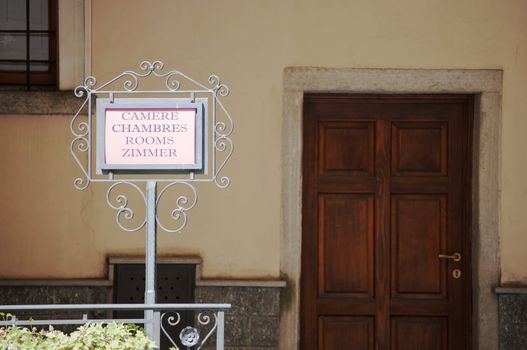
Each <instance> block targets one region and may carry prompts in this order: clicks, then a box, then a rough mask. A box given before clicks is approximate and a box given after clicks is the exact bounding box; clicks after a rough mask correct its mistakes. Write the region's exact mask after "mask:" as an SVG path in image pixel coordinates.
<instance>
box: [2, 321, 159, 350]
mask: <svg viewBox="0 0 527 350" xmlns="http://www.w3.org/2000/svg"><path fill="white" fill-rule="evenodd" d="M0 317H2V318H4V319H6V318H10V317H11V315H8V314H2V313H0ZM154 348H156V347H155V343H154V342H153V341H152V340H150V339H148V337H147V336H146V334H145V332H144V330H143V329H142V328H140V327H137V326H135V325H130V324H122V323H115V322H113V323H109V324H106V325H102V324H100V323H86V324H84V325H82V326H80V327H79V328H77V330H76V331H74V332H73V333H71V334H69V335H68V334H64V333H63V332H61V331H58V330H55V329H53V327H51V326H50V327H49V329H47V330H45V329H43V330H37V329H36V328H34V327H32V328H26V327H19V326H17V325H12V326H8V327H0V350H147V349H154Z"/></svg>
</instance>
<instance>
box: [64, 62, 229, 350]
mask: <svg viewBox="0 0 527 350" xmlns="http://www.w3.org/2000/svg"><path fill="white" fill-rule="evenodd" d="M139 68H140V70H139V71H132V70H127V71H124V72H122V73H121V74H119V75H117V76H116V77H114V78H112V79H110V80H109V81H107V82H104V83H102V84H97V81H96V79H95V78H94V77H91V76H90V77H88V78H86V79H85V80H84V84H83V85H81V86H78V87H77V88H76V89H75V96H77V97H79V98H84V102H83V103H82V105H81V107H80V108H79V110H78V111H77V113H76V114H75V115H74V116H73V118H72V120H71V124H70V129H71V132H72V134H73V139H72V140H71V143H70V151H71V154H72V156H73V159H74V160H75V163H76V164H77V165H78V167H79V170H80V176H79V177H77V178H76V179H75V180H74V186H75V187H76V188H77V189H79V190H84V189H86V188H87V187H88V186H89V185H90V183H99V182H100V183H107V184H108V185H109V187H108V190H107V193H106V200H107V202H108V205H109V206H110V207H111V208H112V209H114V210H115V211H116V217H115V221H116V223H117V225H118V226H119V227H120V228H121V229H123V230H124V231H127V232H135V231H139V230H141V229H143V228H146V236H147V237H146V240H147V248H146V249H147V251H146V281H145V304H147V305H155V303H156V298H155V266H156V251H157V244H156V241H157V237H156V234H157V228H158V227H159V228H161V229H162V230H164V231H166V232H172V233H175V232H177V233H179V232H181V230H183V229H184V228H185V227H186V226H187V222H188V221H187V212H188V211H189V210H191V209H192V208H194V207H195V205H196V203H197V199H198V193H197V191H196V188H195V184H197V183H212V184H214V185H216V186H217V187H219V188H226V187H228V186H229V183H230V180H229V177H227V176H225V175H223V170H224V167H225V165H226V164H227V162H228V161H229V159H230V158H231V155H232V152H233V146H234V145H233V141H232V139H231V134H232V132H233V127H234V125H233V121H232V118H231V116H230V115H229V112H228V111H227V109H226V108H225V107H224V105H223V103H222V101H221V98H223V97H226V96H227V95H228V94H229V88H228V87H227V86H226V85H225V84H223V83H222V82H221V80H220V78H219V77H218V76H216V75H211V76H209V78H208V81H207V83H208V84H202V83H200V82H198V81H196V80H194V79H192V78H190V77H188V76H187V75H185V74H183V73H182V72H180V71H178V70H170V71H164V69H163V63H162V62H160V61H155V62H149V61H143V62H141V64H140V66H139ZM146 80H150V81H149V83H155V84H157V85H158V86H159V85H160V86H161V88H155V89H141V85H142V84H143V83H146V82H145V81H146ZM149 86H150V85H149ZM93 111H96V116H95V117H94V115H93ZM94 158H95V159H94ZM158 185H159V188H158ZM124 187H127V188H128V192H124ZM130 191H133V192H136V193H137V195H138V196H139V198H140V199H141V200H142V201H143V202H144V204H145V215H144V219H142V217H141V218H139V219H138V218H137V213H136V210H134V209H132V207H131V205H130V196H129V193H130ZM169 192H172V193H173V194H174V193H175V198H176V199H175V200H173V202H172V203H165V205H169V208H170V209H169V215H168V218H169V221H170V222H162V221H161V217H162V216H160V215H158V211H157V208H158V207H160V206H161V202H162V201H163V200H164V198H165V197H166V194H167V193H169ZM165 217H166V216H165ZM153 319H154V315H153V310H149V311H145V320H146V322H145V327H146V330H147V332H148V333H149V334H150V335H154V336H155V337H159V334H157V335H155V334H153V328H152V327H153V324H154V322H153V321H152V320H153ZM205 320H206V319H205ZM169 321H171V322H174V320H169ZM163 332H165V330H164V329H163ZM181 336H182V337H184V338H185V339H186V340H185V342H186V344H189V345H188V346H189V348H190V347H191V346H192V345H191V344H194V343H195V344H198V338H196V332H194V330H193V329H191V328H188V329H186V331H185V333H184V334H182V335H181ZM181 341H183V338H181ZM202 341H203V339H202ZM202 341H201V342H199V343H202Z"/></svg>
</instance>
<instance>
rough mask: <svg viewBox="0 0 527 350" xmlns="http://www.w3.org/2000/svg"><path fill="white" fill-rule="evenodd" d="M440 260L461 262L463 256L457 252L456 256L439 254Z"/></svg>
mask: <svg viewBox="0 0 527 350" xmlns="http://www.w3.org/2000/svg"><path fill="white" fill-rule="evenodd" d="M437 257H438V258H439V259H452V260H454V261H461V254H460V253H458V252H455V253H454V254H452V255H447V254H439V255H438V256H437Z"/></svg>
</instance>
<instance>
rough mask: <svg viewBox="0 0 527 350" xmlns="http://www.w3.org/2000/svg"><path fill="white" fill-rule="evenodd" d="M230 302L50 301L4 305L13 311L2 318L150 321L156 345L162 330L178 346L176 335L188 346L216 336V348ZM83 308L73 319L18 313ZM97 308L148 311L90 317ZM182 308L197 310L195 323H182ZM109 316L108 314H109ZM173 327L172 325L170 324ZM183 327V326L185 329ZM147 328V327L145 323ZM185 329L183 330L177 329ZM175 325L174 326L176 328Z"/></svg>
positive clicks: (14, 321) (11, 321) (10, 321)
mask: <svg viewBox="0 0 527 350" xmlns="http://www.w3.org/2000/svg"><path fill="white" fill-rule="evenodd" d="M230 307H231V305H230V304H49V305H0V312H6V313H10V314H13V316H10V317H8V318H7V319H6V320H2V321H0V326H11V325H18V326H45V325H82V324H85V323H110V322H122V323H125V324H143V325H144V326H147V325H150V327H148V328H151V329H152V330H153V332H152V334H148V335H149V336H150V337H151V338H152V340H154V341H155V343H156V345H157V346H159V345H160V339H161V332H163V334H165V336H166V337H167V338H168V339H169V341H170V342H171V343H172V345H173V346H176V347H177V344H176V341H175V336H177V337H178V339H179V341H180V342H181V344H182V345H183V346H185V347H186V349H195V350H199V349H201V348H202V347H204V346H205V345H206V343H207V342H208V341H209V340H210V339H212V338H213V337H214V336H215V342H216V350H223V348H224V343H225V341H224V335H225V312H226V311H227V310H228V309H230ZM46 311H48V312H59V311H65V312H73V311H76V312H81V313H82V316H81V317H80V318H70V319H46V320H41V319H31V320H27V319H20V318H18V317H17V316H15V315H16V313H23V314H24V315H27V314H28V313H31V315H28V316H31V317H38V315H39V314H40V313H42V312H46ZM93 311H108V312H110V311H144V313H143V314H144V315H145V316H144V317H143V318H119V319H117V318H116V319H114V318H110V317H107V318H95V317H92V318H90V317H89V314H88V313H89V312H93ZM182 312H194V322H193V323H192V324H191V325H184V324H181V323H182V315H181V313H182ZM107 316H108V315H107ZM169 327H171V328H169ZM181 327H183V328H182V329H181ZM145 328H146V327H145ZM176 328H178V329H181V330H180V332H179V334H173V333H174V330H175V329H176ZM173 329H174V330H173Z"/></svg>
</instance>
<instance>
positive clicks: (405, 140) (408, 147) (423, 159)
mask: <svg viewBox="0 0 527 350" xmlns="http://www.w3.org/2000/svg"><path fill="white" fill-rule="evenodd" d="M447 131H448V128H447V123H433V122H421V123H416V122H404V123H401V122H397V123H393V124H392V174H393V175H394V176H404V175H406V176H412V175H413V176H415V175H421V176H426V175H429V176H442V175H446V174H447V136H448V135H447Z"/></svg>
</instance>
